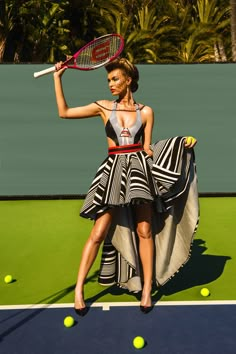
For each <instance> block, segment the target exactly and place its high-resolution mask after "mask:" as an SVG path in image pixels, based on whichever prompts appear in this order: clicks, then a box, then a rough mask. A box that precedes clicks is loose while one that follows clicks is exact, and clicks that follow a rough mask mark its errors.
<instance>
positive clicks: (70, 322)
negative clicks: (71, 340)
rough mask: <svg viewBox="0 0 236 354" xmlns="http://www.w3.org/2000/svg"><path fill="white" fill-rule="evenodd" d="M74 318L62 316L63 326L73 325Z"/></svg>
mask: <svg viewBox="0 0 236 354" xmlns="http://www.w3.org/2000/svg"><path fill="white" fill-rule="evenodd" d="M74 323H75V320H74V318H73V317H72V316H67V317H65V318H64V326H65V327H67V328H70V327H72V326H74Z"/></svg>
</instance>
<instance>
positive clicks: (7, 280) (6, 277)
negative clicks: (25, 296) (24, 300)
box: [4, 274, 13, 284]
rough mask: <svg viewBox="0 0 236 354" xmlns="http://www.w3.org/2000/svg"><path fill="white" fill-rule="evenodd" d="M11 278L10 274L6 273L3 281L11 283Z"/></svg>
mask: <svg viewBox="0 0 236 354" xmlns="http://www.w3.org/2000/svg"><path fill="white" fill-rule="evenodd" d="M12 280H13V278H12V276H11V275H10V274H8V275H6V276H5V278H4V281H5V283H6V284H9V283H11V282H12Z"/></svg>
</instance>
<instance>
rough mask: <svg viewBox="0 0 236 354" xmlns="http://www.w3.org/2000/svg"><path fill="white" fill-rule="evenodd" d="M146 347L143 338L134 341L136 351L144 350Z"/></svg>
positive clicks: (139, 337)
mask: <svg viewBox="0 0 236 354" xmlns="http://www.w3.org/2000/svg"><path fill="white" fill-rule="evenodd" d="M144 345H145V340H144V339H143V337H141V336H137V337H135V338H134V339H133V346H134V347H135V348H136V349H142V348H143V347H144Z"/></svg>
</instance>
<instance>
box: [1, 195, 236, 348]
mask: <svg viewBox="0 0 236 354" xmlns="http://www.w3.org/2000/svg"><path fill="white" fill-rule="evenodd" d="M81 203H82V200H14V201H13V200H10V201H9V200H8V201H6V200H5V201H1V202H0V213H1V216H2V220H3V221H2V226H1V238H0V249H1V250H2V252H1V258H0V276H1V282H0V305H1V307H0V309H1V310H0V338H1V341H0V349H1V353H3V354H7V353H11V354H13V353H16V354H23V353H24V354H25V353H30V354H37V353H55V354H56V353H58V354H60V353H83V354H85V353H101V354H103V353H104V354H105V353H108V352H111V353H114V354H116V353H121V352H122V353H132V352H137V351H138V349H135V348H134V347H133V345H132V340H133V338H134V337H135V336H136V335H141V336H143V337H144V338H145V340H146V345H145V347H144V348H143V349H142V350H140V351H142V352H143V353H213V352H214V353H221V352H223V353H226V354H228V353H234V351H235V344H236V341H235V335H234V328H235V323H236V306H235V304H236V302H235V299H236V286H235V281H234V278H235V254H236V241H235V237H234V235H235V210H236V199H235V198H220V197H219V198H200V206H201V214H202V215H201V218H200V221H201V222H200V226H199V228H198V231H197V234H196V237H195V241H194V243H193V248H192V257H191V259H190V261H189V262H188V263H187V264H186V266H185V267H183V268H182V269H181V271H180V272H179V273H178V274H177V275H176V276H175V277H174V278H173V279H172V280H171V281H170V282H168V283H167V284H166V285H165V286H164V287H163V288H162V289H161V290H158V289H156V288H154V289H153V300H154V301H155V305H156V306H155V308H154V309H153V311H152V312H151V313H150V314H148V315H143V314H142V313H141V312H140V311H139V307H138V305H139V294H132V293H127V292H126V291H124V290H122V289H119V288H117V287H116V286H112V287H107V288H106V287H105V288H104V287H102V286H101V285H99V284H98V283H97V273H98V267H99V257H98V260H97V262H96V263H95V264H94V266H93V268H92V269H91V271H90V273H89V277H88V280H87V283H86V285H85V295H86V299H87V301H88V302H89V303H90V304H91V308H90V311H89V312H88V314H87V316H85V317H84V318H78V317H76V315H75V314H74V311H73V296H74V286H75V279H76V274H77V269H78V264H79V259H80V253H81V250H82V246H83V244H84V241H85V239H86V237H87V235H88V232H89V229H90V228H91V226H92V223H91V222H90V221H88V220H84V219H82V218H79V217H78V213H79V210H80V206H81ZM13 220H14V222H13ZM6 274H11V275H12V276H13V279H14V281H13V282H12V283H10V284H5V283H4V281H3V278H4V276H5V275H6ZM202 287H208V288H209V290H210V293H211V294H210V296H209V297H207V298H204V297H202V296H201V294H200V290H201V288H202ZM68 315H71V316H73V317H74V318H75V319H76V321H77V322H76V324H75V325H74V326H73V327H72V328H65V327H64V324H63V320H64V317H65V316H68Z"/></svg>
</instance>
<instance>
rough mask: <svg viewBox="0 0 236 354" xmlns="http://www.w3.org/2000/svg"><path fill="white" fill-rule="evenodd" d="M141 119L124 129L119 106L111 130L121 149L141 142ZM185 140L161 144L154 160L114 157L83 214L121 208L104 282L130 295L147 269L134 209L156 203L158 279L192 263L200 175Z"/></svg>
mask: <svg viewBox="0 0 236 354" xmlns="http://www.w3.org/2000/svg"><path fill="white" fill-rule="evenodd" d="M136 110H137V119H136V122H135V124H134V126H132V127H131V128H129V129H127V128H126V129H125V128H122V127H120V126H119V124H118V122H117V119H116V104H115V103H114V107H113V110H112V114H111V117H110V119H109V121H108V124H107V126H106V132H107V136H109V137H110V138H111V139H113V140H114V141H115V142H116V144H117V146H118V147H119V146H121V148H125V146H127V150H128V146H129V145H130V146H131V145H132V144H134V145H135V144H136V145H137V144H138V142H139V141H140V140H141V138H142V134H143V126H142V121H141V113H140V109H139V107H138V106H136ZM184 142H185V138H184V137H174V138H169V139H166V140H161V141H158V142H157V143H155V144H153V145H152V150H153V157H152V158H151V157H150V156H149V155H148V154H147V153H146V152H145V151H143V150H142V149H140V151H136V152H127V153H121V154H119V153H117V154H111V155H109V156H108V157H107V158H106V159H105V160H104V161H103V163H102V164H101V165H100V167H99V169H98V171H97V173H96V176H95V178H94V180H93V182H92V184H91V186H90V188H89V191H88V193H87V196H86V198H85V201H84V205H83V207H82V209H81V212H80V215H81V216H82V217H86V218H90V219H96V217H97V216H98V215H99V213H101V212H103V211H105V210H107V209H109V208H117V209H116V212H115V213H114V214H113V215H114V217H113V220H112V225H111V227H110V230H109V233H108V235H107V237H106V239H105V241H104V245H103V250H102V257H101V266H100V271H99V277H98V280H99V283H100V284H102V285H105V286H110V285H112V284H117V285H119V286H120V287H122V288H125V289H128V290H129V291H133V292H137V291H141V289H142V270H141V266H140V257H139V252H138V237H137V234H136V226H135V221H134V218H133V212H132V205H133V204H135V203H146V202H153V209H154V213H153V224H152V234H153V240H154V247H155V252H154V254H155V259H154V281H155V282H156V284H157V285H158V286H160V285H163V284H165V283H166V282H167V281H168V280H169V279H171V278H172V277H173V276H174V275H175V274H176V273H177V272H178V271H179V269H180V268H181V267H182V266H183V265H184V264H185V263H186V262H187V261H188V259H189V257H190V254H191V245H192V241H193V237H194V234H195V232H196V230H197V226H198V220H199V203H198V190H197V175H196V165H195V156H194V151H193V149H185V147H184Z"/></svg>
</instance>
